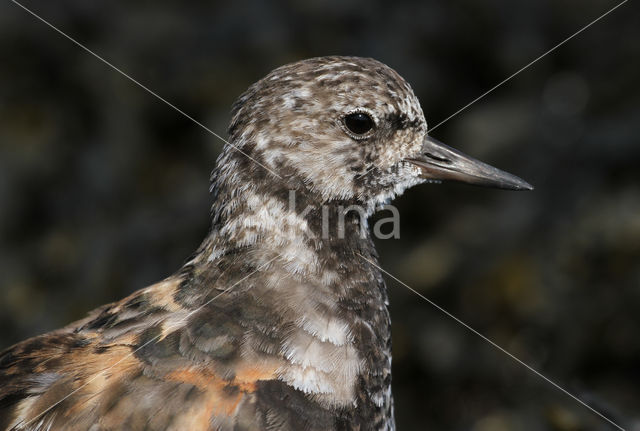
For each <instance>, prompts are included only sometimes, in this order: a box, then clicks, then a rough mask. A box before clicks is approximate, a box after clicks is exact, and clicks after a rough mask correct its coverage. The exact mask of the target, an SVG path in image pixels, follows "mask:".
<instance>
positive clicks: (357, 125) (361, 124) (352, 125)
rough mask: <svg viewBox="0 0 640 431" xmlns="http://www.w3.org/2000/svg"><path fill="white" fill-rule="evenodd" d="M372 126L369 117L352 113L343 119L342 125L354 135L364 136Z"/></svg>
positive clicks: (362, 113) (360, 113)
mask: <svg viewBox="0 0 640 431" xmlns="http://www.w3.org/2000/svg"><path fill="white" fill-rule="evenodd" d="M374 124H375V123H374V122H373V120H372V119H371V117H369V116H368V115H367V114H365V113H364V112H354V113H353V114H349V115H347V116H346V117H344V125H345V126H347V129H349V130H350V131H351V132H352V133H354V134H356V135H364V134H365V133H367V132H368V131H369V130H371V129H373V126H374Z"/></svg>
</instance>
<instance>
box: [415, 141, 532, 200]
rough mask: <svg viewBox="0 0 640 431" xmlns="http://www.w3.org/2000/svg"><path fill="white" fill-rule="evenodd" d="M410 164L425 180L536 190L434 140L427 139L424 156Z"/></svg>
mask: <svg viewBox="0 0 640 431" xmlns="http://www.w3.org/2000/svg"><path fill="white" fill-rule="evenodd" d="M407 161H408V162H411V163H413V164H414V165H416V166H418V167H419V168H420V169H421V170H422V178H427V179H432V180H443V181H460V182H463V183H469V184H475V185H478V186H485V187H495V188H499V189H507V190H533V186H532V185H531V184H529V183H528V182H526V181H524V180H523V179H521V178H518V177H516V176H515V175H511V174H509V173H507V172H504V171H501V170H500V169H497V168H494V167H493V166H490V165H487V164H486V163H483V162H481V161H479V160H476V159H474V158H471V157H469V156H467V155H466V154H463V153H461V152H460V151H458V150H456V149H454V148H451V147H449V146H447V145H445V144H443V143H442V142H439V141H438V140H436V139H434V138H432V137H430V136H426V137H425V138H424V142H423V144H422V153H421V154H420V156H418V157H415V158H410V159H407Z"/></svg>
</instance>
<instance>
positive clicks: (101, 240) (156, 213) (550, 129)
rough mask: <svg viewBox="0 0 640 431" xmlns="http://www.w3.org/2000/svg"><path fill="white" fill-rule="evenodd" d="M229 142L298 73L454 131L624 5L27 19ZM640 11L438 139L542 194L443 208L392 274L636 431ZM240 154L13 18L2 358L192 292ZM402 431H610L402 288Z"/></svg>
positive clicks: (2, 185) (420, 216)
mask: <svg viewBox="0 0 640 431" xmlns="http://www.w3.org/2000/svg"><path fill="white" fill-rule="evenodd" d="M24 4H25V5H26V6H28V7H30V8H32V9H33V10H34V11H36V12H37V13H38V14H40V15H41V16H42V17H44V18H46V19H47V20H50V21H51V22H52V23H54V24H55V25H56V26H59V28H60V29H62V30H63V31H65V32H67V33H68V34H69V35H71V36H72V37H74V38H77V40H79V41H82V43H85V44H86V45H87V46H88V47H90V48H91V49H94V50H95V51H96V52H98V53H99V54H100V55H102V56H104V57H105V58H106V59H108V60H109V61H111V62H113V64H115V65H117V66H118V67H120V68H121V69H122V70H124V71H126V72H127V73H129V74H130V75H131V76H133V77H135V78H136V79H137V80H139V81H140V82H141V83H143V84H144V85H146V86H148V87H149V88H151V89H153V90H154V91H156V92H157V93H159V94H160V95H162V96H163V97H165V98H166V99H168V100H170V101H171V102H172V103H174V104H175V105H177V106H179V107H180V108H181V109H183V110H184V111H186V112H188V113H189V114H191V115H192V116H194V117H195V118H197V119H198V120H200V121H202V122H203V123H204V124H206V125H207V126H209V127H210V128H211V129H213V130H215V131H217V132H220V133H224V132H225V130H226V125H227V122H228V121H229V107H230V105H231V103H232V102H233V100H234V98H235V97H237V96H238V95H239V94H240V93H241V92H242V91H243V90H244V89H245V88H246V87H247V86H248V85H249V84H251V83H252V82H254V81H255V80H257V79H259V78H260V77H261V76H263V75H264V74H266V73H267V72H268V71H269V70H271V69H273V68H275V67H277V66H279V65H281V64H283V63H286V62H290V61H295V60H298V59H301V58H305V57H311V56H318V55H327V54H349V55H359V56H372V57H375V58H377V59H379V60H381V61H383V62H385V63H387V64H389V65H390V66H392V67H394V68H395V69H396V70H398V71H399V72H400V74H401V75H403V76H404V77H405V78H406V79H407V80H408V81H409V82H411V84H412V85H413V87H414V89H415V91H416V93H417V94H418V96H419V97H420V99H421V101H422V104H423V108H424V111H425V114H426V116H427V119H428V120H429V121H430V124H433V125H435V124H436V123H438V122H440V121H441V120H443V119H445V118H446V117H448V116H449V115H451V114H452V113H453V112H455V111H456V110H458V109H459V108H460V107H462V106H464V105H465V104H466V103H468V102H469V101H471V100H473V99H474V98H475V97H477V96H479V95H480V94H481V93H483V92H484V91H486V90H487V89H489V88H491V87H492V86H493V85H495V84H497V83H498V82H500V81H501V80H503V79H504V78H506V77H507V76H509V75H510V74H511V73H513V72H515V71H516V70H518V69H519V68H520V67H522V66H523V65H525V64H527V63H528V62H529V61H531V60H532V59H534V58H535V57H537V56H538V55H540V54H542V53H543V52H544V51H545V50H547V49H549V48H551V47H552V46H554V45H555V44H557V43H558V42H560V41H561V40H563V39H564V38H566V37H567V36H569V35H571V34H572V33H573V32H575V31H576V30H578V29H579V28H581V27H582V26H584V25H586V24H587V23H588V22H590V21H591V20H593V19H595V18H597V17H598V16H599V15H601V14H602V13H604V12H605V11H606V10H608V9H610V8H611V7H613V6H614V5H615V4H616V2H615V1H604V0H597V1H592V2H582V1H578V0H562V1H555V2H554V1H549V0H543V1H531V0H517V1H515V2H509V1H505V0H491V1H485V2H477V1H472V0H453V1H447V2H445V1H439V2H436V1H422V2H418V1H415V2H413V1H407V0H403V1H395V2H374V1H364V0H362V1H354V2H349V1H337V0H330V1H324V2H321V1H319V0H311V1H286V0H280V1H274V2H261V1H257V0H254V1H250V0H241V1H235V2H219V3H216V2H204V1H194V0H192V1H190V2H179V1H166V0H162V1H160V0H156V1H137V2H124V1H84V0H74V1H69V0H61V1H57V2H49V1H45V0H37V1H36V0H24ZM639 12H640V9H639V8H638V5H637V4H636V2H633V1H631V2H629V3H628V4H625V5H624V6H622V7H621V8H620V9H618V10H616V11H615V12H613V13H612V14H611V15H610V16H608V17H606V18H604V19H603V20H602V21H600V22H598V23H596V24H595V25H594V26H593V27H592V28H590V29H588V30H586V31H585V32H584V33H582V34H580V35H579V36H577V37H576V38H575V39H574V40H571V41H570V42H569V43H567V44H566V45H565V46H563V47H561V48H559V49H558V50H557V51H555V52H553V53H552V54H551V55H549V56H547V57H545V58H543V59H541V60H540V61H539V62H538V63H536V64H535V65H534V66H533V67H531V68H530V69H528V70H526V71H524V72H523V73H522V74H520V75H519V76H517V77H516V78H515V79H513V80H512V81H510V82H508V83H507V84H505V85H504V86H503V87H501V88H499V89H498V90H496V91H495V92H494V93H492V94H490V95H488V96H487V97H486V98H484V99H483V100H481V101H479V102H478V103H476V104H474V105H473V106H472V107H470V108H469V109H467V110H465V111H464V112H462V113H461V114H459V115H458V116H456V117H454V118H453V119H451V120H450V121H448V122H447V123H445V124H443V125H442V126H440V127H438V129H437V130H436V131H434V133H433V135H434V136H435V137H437V138H438V139H440V140H442V141H444V142H446V143H448V144H450V145H452V146H456V147H458V148H460V149H462V150H464V151H465V152H467V153H470V154H472V155H474V156H476V157H478V158H481V159H483V160H485V161H487V162H490V163H492V164H495V165H497V166H499V167H502V168H504V169H506V170H509V171H511V172H513V173H515V174H518V175H520V176H522V177H523V178H525V179H527V180H528V181H530V182H531V183H532V184H534V185H535V186H536V190H535V191H534V192H529V193H513V192H505V191H496V190H484V189H480V188H474V187H467V186H462V185H455V184H444V185H438V186H435V185H426V186H422V187H419V188H416V189H413V190H411V191H409V192H408V193H406V194H405V195H404V196H403V197H402V198H400V199H398V200H397V201H396V205H397V206H398V207H399V209H400V212H401V214H402V218H401V238H400V239H399V240H385V241H379V242H378V246H379V250H380V253H381V261H382V263H383V265H384V267H385V268H386V269H387V270H389V271H390V272H391V273H392V274H394V275H396V276H397V277H399V278H400V279H401V280H403V281H404V282H406V283H408V284H409V285H410V286H412V287H413V288H415V289H416V290H418V291H419V292H421V293H422V294H424V295H426V296H427V297H428V298H430V299H431V300H433V301H435V302H436V303H437V304H439V305H441V306H443V307H445V308H446V309H447V310H449V311H450V312H451V313H453V314H454V315H455V316H457V317H459V318H460V319H462V320H464V321H465V322H467V323H468V324H469V325H471V326H472V327H473V328H475V329H477V330H478V331H480V332H481V333H482V334H485V335H487V336H488V337H490V338H491V339H492V340H494V341H495V342H497V343H498V344H499V345H501V346H503V347H504V348H506V349H507V350H509V351H510V352H512V353H513V354H515V355H516V356H518V357H519V358H521V359H523V360H524V361H526V362H527V363H528V364H531V365H532V366H533V367H535V368H536V369H538V370H540V371H541V372H543V373H544V374H545V375H546V376H548V377H549V378H551V379H552V380H554V381H556V382H558V383H559V384H560V385H562V386H563V387H565V388H567V389H568V390H570V391H572V392H573V393H575V394H577V395H578V396H579V397H581V398H582V399H583V400H585V401H586V402H588V403H590V404H591V405H592V406H593V407H594V408H596V409H598V410H600V411H602V412H603V413H604V414H606V415H607V416H609V417H610V418H612V419H613V420H615V421H616V422H618V423H619V424H620V425H621V426H622V427H624V428H626V429H627V430H638V429H640V334H639V332H640V62H639V58H640V13H639ZM220 149H221V142H220V141H219V140H217V139H216V138H214V137H213V136H211V135H210V134H208V133H207V132H205V131H204V130H202V129H201V128H199V127H198V126H196V125H194V124H193V123H192V122H190V121H189V120H187V119H185V118H184V117H182V116H180V115H179V114H178V113H176V112H175V111H173V110H172V109H170V108H169V107H167V106H166V105H164V104H162V103H160V102H159V101H158V100H157V99H155V98H154V97H152V96H151V95H149V94H148V93H146V92H144V91H143V90H141V89H140V88H139V87H137V86H136V85H134V84H133V83H131V82H130V81H128V80H127V79H125V78H124V77H122V76H121V75H119V74H118V73H116V72H114V71H113V70H111V69H109V68H108V67H107V66H106V65H105V64H103V63H101V62H100V61H98V60H97V59H96V58H94V57H92V56H90V55H88V54H87V53H86V52H83V51H82V50H81V49H80V48H78V47H77V46H75V45H73V43H71V42H70V41H69V40H66V39H65V38H63V37H62V36H61V35H59V34H57V33H56V32H54V31H53V30H52V29H51V28H48V27H47V26H46V25H44V24H43V23H42V22H39V21H37V20H36V19H35V18H34V17H33V16H30V15H29V14H27V13H26V12H25V11H23V10H22V9H20V8H19V7H18V6H16V5H15V4H14V3H11V2H9V1H5V2H2V4H1V5H0V349H1V348H4V347H8V346H9V345H11V344H12V343H14V342H17V341H19V340H21V339H23V338H25V337H29V336H32V335H36V334H38V333H41V332H43V331H48V330H51V329H54V328H57V327H59V326H61V325H64V324H65V323H67V322H70V321H71V320H74V319H77V318H80V317H82V316H83V315H84V314H85V313H86V312H87V311H88V310H90V309H92V308H94V307H96V306H98V305H100V304H102V303H105V302H109V301H112V300H115V299H117V298H120V297H122V296H124V295H127V294H128V293H130V292H132V291H134V290H136V289H138V288H141V287H143V286H145V285H147V284H149V283H152V282H154V281H157V280H159V279H161V278H163V277H165V276H167V275H169V274H170V273H171V272H173V270H175V269H177V268H178V267H179V266H180V265H181V264H182V263H183V262H184V261H185V259H186V258H187V256H188V255H189V254H190V253H191V252H192V251H193V250H194V249H195V247H196V246H197V245H198V244H199V241H200V240H201V238H202V237H203V235H204V234H205V232H206V230H207V225H208V208H209V205H210V197H209V195H208V192H207V187H208V184H207V183H208V176H209V172H210V170H211V168H212V167H213V164H214V161H215V159H216V156H217V154H218V153H219V151H220ZM389 289H390V294H391V302H392V305H391V312H392V315H393V322H394V369H395V370H394V373H395V374H394V393H395V397H396V415H397V422H398V428H399V429H400V430H405V431H406V430H473V431H502V430H526V431H529V430H531V431H537V430H563V431H564V430H566V431H573V430H610V429H614V428H613V427H612V426H610V425H608V424H607V423H606V422H605V421H603V420H602V419H600V418H598V417H597V416H595V415H594V414H592V413H591V412H589V411H588V410H587V409H586V408H585V407H583V406H581V405H579V404H578V403H577V402H576V401H574V400H572V399H571V398H569V397H567V396H566V395H565V394H562V393H560V392H559V391H558V390H556V389H555V388H554V387H552V386H551V385H550V384H549V383H547V382H545V381H544V380H542V379H541V378H539V377H537V376H535V375H534V374H532V373H531V372H530V371H528V370H527V369H525V368H524V367H523V366H521V365H519V364H517V363H515V362H514V361H513V360H512V359H511V358H509V357H508V356H506V355H505V354H503V353H501V352H499V351H497V350H496V349H495V348H494V347H492V346H491V345H489V344H488V343H486V342H485V341H483V340H481V339H480V338H479V337H477V336H476V335H474V334H472V333H471V332H469V331H468V330H467V329H465V328H464V327H462V326H460V325H459V324H458V323H456V322H454V321H453V320H451V319H450V318H448V317H446V316H445V315H443V314H442V313H441V312H440V311H438V310H437V309H435V308H434V307H433V306H431V305H429V304H428V303H427V302H425V301H423V300H421V299H420V298H418V297H417V296H415V295H414V294H412V293H411V292H409V291H408V290H407V289H406V288H404V287H403V286H402V285H400V284H398V283H397V282H395V281H393V280H389Z"/></svg>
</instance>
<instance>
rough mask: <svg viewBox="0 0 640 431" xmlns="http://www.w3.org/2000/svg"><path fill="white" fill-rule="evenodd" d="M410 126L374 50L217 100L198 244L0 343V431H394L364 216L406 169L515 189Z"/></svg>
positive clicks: (404, 93)
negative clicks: (174, 262) (62, 319)
mask: <svg viewBox="0 0 640 431" xmlns="http://www.w3.org/2000/svg"><path fill="white" fill-rule="evenodd" d="M428 131H429V129H428V127H427V122H426V120H425V117H424V114H423V111H422V108H421V105H420V102H419V100H418V98H417V97H416V95H415V94H414V92H413V90H412V88H411V86H410V85H409V84H408V83H407V82H406V81H405V80H404V79H403V78H402V77H401V76H400V75H399V74H398V73H397V72H396V71H395V70H393V69H392V68H390V67H388V66H386V65H385V64H383V63H381V62H379V61H377V60H374V59H371V58H361V57H347V56H328V57H317V58H310V59H305V60H301V61H297V62H294V63H291V64H287V65H284V66H281V67H279V68H277V69H275V70H273V71H271V72H270V73H268V74H267V75H266V76H265V77H264V78H262V79H260V80H259V81H257V82H256V83H254V84H253V85H251V86H250V87H249V88H248V89H247V90H246V91H245V92H244V93H243V94H242V95H241V96H240V97H239V98H238V99H237V101H236V102H235V103H234V104H233V106H232V109H231V122H230V125H229V128H228V137H229V140H228V141H227V142H228V145H225V147H224V148H223V150H222V152H221V154H220V156H219V157H218V159H217V161H216V164H215V168H214V170H213V172H212V175H211V193H212V196H213V204H212V207H211V224H210V229H209V231H208V233H207V234H206V236H205V239H204V240H203V242H202V243H201V245H200V246H199V247H198V249H197V250H196V251H195V252H194V254H193V255H191V256H190V257H189V258H188V260H187V261H186V263H185V264H184V265H183V266H182V267H181V268H179V269H178V270H177V271H176V272H174V273H173V274H172V275H170V276H169V277H167V278H165V279H164V280H162V281H160V282H158V283H156V284H153V285H151V286H148V287H146V288H143V289H141V290H139V291H136V292H134V293H132V294H131V295H130V296H128V297H126V298H124V299H121V300H119V301H116V302H113V303H111V304H107V305H104V306H101V307H99V308H97V309H95V310H94V311H91V312H90V313H89V314H88V315H87V316H86V317H85V318H83V319H81V320H79V321H76V322H73V323H71V324H69V325H67V326H65V327H63V328H61V329H58V330H54V331H52V332H49V333H46V334H44V335H40V336H36V337H33V338H30V339H27V340H25V341H22V342H20V343H18V344H16V345H14V346H12V347H9V348H8V349H6V350H4V351H3V352H2V353H0V429H1V430H11V431H23V430H30V431H43V430H49V431H53V430H70V431H76V430H78V431H79V430H91V431H98V430H194V431H200V430H219V431H226V430H292V431H294V430H295V431H300V430H306V431H319V430H323V431H324V430H361V431H364V430H394V429H395V421H394V412H393V409H394V407H393V397H392V392H391V361H392V355H391V330H390V328H391V320H390V315H389V310H388V306H389V300H388V296H387V290H386V286H385V282H384V279H383V274H382V272H381V270H380V267H379V266H378V255H377V253H376V250H375V247H374V243H373V240H372V234H371V232H370V229H369V227H368V224H367V219H368V217H369V216H371V215H372V214H373V213H374V212H376V211H377V210H378V209H379V208H381V206H383V205H385V204H386V203H388V202H390V201H391V200H392V199H393V198H394V197H396V196H399V195H400V194H402V193H403V192H404V191H405V190H406V189H408V188H410V187H413V186H416V185H418V184H422V183H430V182H442V181H458V182H465V183H470V184H475V185H481V186H489V187H496V188H502V189H511V190H531V189H532V186H531V185H530V184H528V183H527V182H526V181H524V180H522V179H520V178H518V177H516V176H514V175H511V174H509V173H506V172H504V171H501V170H499V169H497V168H494V167H492V166H490V165H487V164H485V163H483V162H480V161H478V160H476V159H473V158H471V157H469V156H467V155H465V154H463V153H462V152H460V151H458V150H456V149H453V148H451V147H448V146H446V145H445V144H443V143H441V142H439V141H437V140H436V139H435V138H433V137H432V136H431V135H430V134H429V133H428ZM292 196H293V197H294V198H295V199H292ZM293 200H295V205H292V201H293ZM349 207H357V208H359V209H361V210H360V211H349V212H346V211H345V208H349ZM339 221H342V225H341V226H338V225H339V223H338V222H339Z"/></svg>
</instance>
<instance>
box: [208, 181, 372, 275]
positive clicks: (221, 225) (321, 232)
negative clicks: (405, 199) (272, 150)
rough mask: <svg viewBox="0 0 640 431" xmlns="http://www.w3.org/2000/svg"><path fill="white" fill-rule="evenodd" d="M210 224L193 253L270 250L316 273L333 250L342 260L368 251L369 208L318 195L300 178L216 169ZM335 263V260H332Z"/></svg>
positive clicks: (304, 271)
mask: <svg viewBox="0 0 640 431" xmlns="http://www.w3.org/2000/svg"><path fill="white" fill-rule="evenodd" d="M211 189H212V193H213V195H214V203H213V206H212V222H211V230H210V232H209V234H208V236H207V238H206V239H205V241H204V242H203V244H202V246H201V247H200V250H199V253H198V256H197V259H199V260H201V261H205V260H206V261H207V262H212V261H214V260H216V259H217V258H218V257H219V256H221V255H222V253H224V252H225V251H228V250H234V251H235V253H236V255H237V253H240V254H242V253H243V252H246V253H251V254H253V255H255V251H256V250H262V251H267V250H270V251H273V252H274V253H277V254H278V255H281V257H282V258H283V259H284V260H285V261H287V262H289V264H290V267H291V269H292V271H294V272H295V273H298V274H316V273H319V272H320V271H322V270H323V269H325V268H326V267H327V265H329V264H330V262H329V261H330V260H332V259H333V258H334V256H335V255H336V253H338V254H339V255H341V256H342V261H341V262H340V264H345V263H347V262H346V261H348V260H349V259H353V260H357V259H359V258H358V257H357V253H360V254H365V255H371V254H372V251H373V245H372V242H371V238H370V233H369V229H368V226H367V217H368V216H369V212H370V211H369V210H368V209H367V208H366V207H363V206H361V205H358V203H357V202H355V201H350V200H330V201H327V200H322V198H321V196H320V194H318V193H315V192H313V191H311V190H309V189H308V188H306V186H305V185H303V184H300V183H298V184H287V183H286V182H285V181H282V179H277V178H273V177H269V176H264V177H262V178H260V179H256V178H255V177H252V176H251V175H249V174H248V173H246V172H238V171H236V172H235V173H234V174H233V175H231V174H228V173H225V172H220V171H215V172H214V174H213V181H212V187H211ZM334 263H335V262H334Z"/></svg>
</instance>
